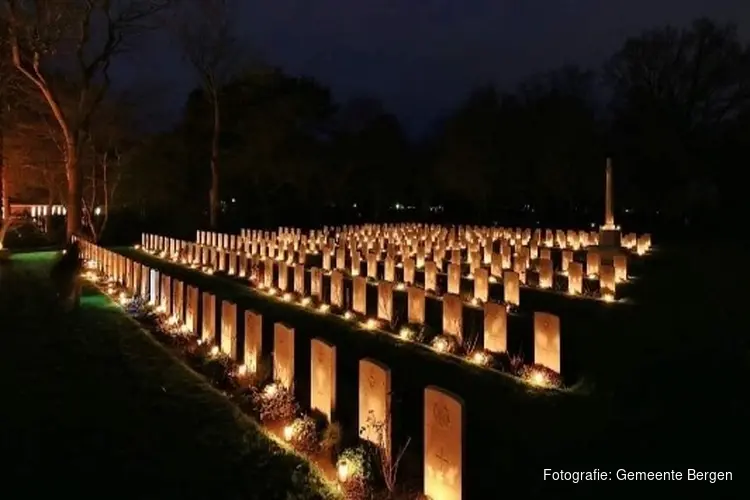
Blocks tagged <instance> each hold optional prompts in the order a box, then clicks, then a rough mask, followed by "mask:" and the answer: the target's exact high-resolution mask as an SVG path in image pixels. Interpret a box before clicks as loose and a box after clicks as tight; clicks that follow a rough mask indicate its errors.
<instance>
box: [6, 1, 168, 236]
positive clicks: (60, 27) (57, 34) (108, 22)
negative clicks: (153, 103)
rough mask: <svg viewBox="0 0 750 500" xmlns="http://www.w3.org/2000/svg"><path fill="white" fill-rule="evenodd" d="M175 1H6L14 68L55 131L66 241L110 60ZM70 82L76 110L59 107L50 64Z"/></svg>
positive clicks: (76, 220)
mask: <svg viewBox="0 0 750 500" xmlns="http://www.w3.org/2000/svg"><path fill="white" fill-rule="evenodd" d="M172 1H173V0H4V3H5V7H6V9H5V14H6V16H7V19H6V21H7V25H8V35H9V36H8V39H9V43H10V51H11V58H12V62H13V65H14V66H15V67H16V69H17V70H18V71H19V72H20V73H21V74H22V75H23V76H24V77H25V78H26V79H27V80H28V81H29V82H31V83H32V84H33V86H34V87H36V89H37V90H38V91H39V93H40V94H41V96H42V97H43V98H44V101H45V102H46V103H47V105H48V106H49V108H50V111H51V113H52V115H53V116H54V118H55V121H56V122H57V125H58V126H59V128H60V132H61V135H62V138H63V140H62V144H63V151H64V163H65V173H66V180H67V217H68V218H67V235H68V237H70V236H72V235H73V234H76V233H79V232H80V229H81V222H82V195H83V175H82V171H81V167H80V158H81V154H82V150H83V147H84V145H85V139H86V134H87V132H88V131H89V129H90V125H91V119H92V116H93V115H94V113H95V111H96V110H97V108H98V107H99V105H100V104H101V102H102V100H103V99H104V96H105V95H106V93H107V91H108V90H109V87H110V75H109V69H110V64H111V62H112V60H113V58H114V57H115V56H116V55H118V54H119V53H121V52H122V51H123V50H125V49H127V48H128V44H127V42H128V41H129V40H131V39H132V37H133V36H134V35H137V34H139V33H142V32H143V31H144V30H147V29H149V28H151V27H152V23H153V20H154V16H155V15H156V14H158V13H159V12H161V11H163V10H164V9H165V8H167V7H168V6H170V5H171V4H172ZM53 60H54V63H55V68H56V69H57V70H58V71H59V70H60V66H61V65H63V67H64V71H63V72H64V73H65V74H66V75H70V77H71V78H70V79H69V80H68V81H67V82H64V84H66V85H68V86H73V87H74V93H75V97H76V99H75V101H76V106H75V107H74V108H72V109H68V108H66V107H64V106H63V104H62V102H61V100H60V93H61V91H60V90H61V89H60V88H59V87H58V79H53V78H52V77H51V75H52V71H53V69H52V61H53Z"/></svg>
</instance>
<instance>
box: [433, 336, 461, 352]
mask: <svg viewBox="0 0 750 500" xmlns="http://www.w3.org/2000/svg"><path fill="white" fill-rule="evenodd" d="M430 345H431V346H432V348H433V349H435V350H436V351H438V352H444V353H451V354H457V353H460V352H461V341H460V340H459V339H458V338H457V337H456V336H455V335H438V336H436V337H435V338H434V339H432V342H430Z"/></svg>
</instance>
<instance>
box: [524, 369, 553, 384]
mask: <svg viewBox="0 0 750 500" xmlns="http://www.w3.org/2000/svg"><path fill="white" fill-rule="evenodd" d="M528 381H529V383H531V385H535V386H537V387H546V386H547V385H549V379H548V378H547V375H546V374H545V373H544V372H542V371H541V370H534V371H533V372H532V373H531V375H529V378H528Z"/></svg>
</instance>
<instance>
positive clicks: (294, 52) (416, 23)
mask: <svg viewBox="0 0 750 500" xmlns="http://www.w3.org/2000/svg"><path fill="white" fill-rule="evenodd" d="M241 3H242V4H244V5H243V6H242V11H241V13H240V15H239V16H237V17H238V19H239V20H240V22H239V25H240V29H241V32H242V36H243V39H245V40H247V44H248V47H251V48H253V50H255V51H256V52H260V53H261V54H263V56H264V57H265V59H267V60H268V61H270V62H271V63H273V64H275V65H279V66H281V67H283V68H284V69H285V70H286V71H288V72H290V73H293V74H305V75H309V76H313V77H315V78H317V79H319V80H320V81H321V82H323V83H324V84H326V85H328V86H330V87H331V88H332V89H333V91H334V95H335V97H336V98H337V99H340V100H341V99H346V98H348V97H351V96H359V95H366V96H376V97H379V98H380V99H381V100H382V101H383V102H384V104H385V105H386V107H387V108H388V109H389V110H392V111H394V112H396V113H397V114H398V115H399V117H400V118H401V119H402V120H403V121H404V123H405V124H406V126H407V127H408V128H409V130H410V131H412V132H414V131H421V130H423V129H424V128H425V126H426V125H428V123H429V122H430V121H431V120H433V119H435V118H436V117H437V116H439V115H441V114H443V113H445V112H446V111H448V110H449V109H450V108H451V107H453V106H455V105H456V104H457V103H458V102H459V101H460V100H461V99H462V98H463V97H464V96H465V95H466V94H467V93H468V92H469V91H470V90H471V89H472V88H473V87H475V86H476V85H477V84H481V83H488V82H494V83H496V84H498V85H499V86H500V87H501V88H507V89H512V88H513V86H515V85H516V84H517V83H518V82H519V81H521V80H522V79H524V78H525V77H528V76H531V75H533V74H535V73H539V72H544V71H547V70H550V69H554V68H556V67H560V66H562V65H564V64H578V65H582V66H584V67H594V68H598V67H599V66H600V65H601V63H602V62H603V61H604V60H605V59H606V58H607V57H608V56H609V55H610V54H612V53H613V52H614V51H615V50H616V49H617V48H618V47H619V46H620V45H621V44H622V42H623V41H624V40H625V38H626V37H627V36H629V35H633V34H637V33H639V32H640V31H642V30H643V29H647V28H651V27H655V26H660V25H664V24H667V23H669V24H672V25H675V26H685V25H687V24H688V23H690V21H691V20H693V19H695V18H696V17H700V16H708V17H711V18H712V19H715V20H717V21H720V22H728V21H731V22H734V23H736V24H737V25H738V26H739V28H740V34H741V36H742V37H743V39H745V40H747V39H750V0H315V1H309V0H307V1H306V0H273V1H259V0H247V1H243V2H241ZM143 44H148V45H149V49H148V50H147V51H143V50H138V51H137V52H136V53H133V54H132V55H131V56H126V57H127V59H121V60H120V61H118V65H117V68H116V73H117V76H118V77H119V78H120V82H121V83H120V85H121V86H124V87H127V86H132V87H135V88H141V89H144V88H147V89H150V90H151V91H152V92H154V91H156V92H158V93H159V95H160V97H159V99H158V101H159V103H160V104H161V107H162V109H160V110H159V112H158V114H159V119H158V120H157V123H159V124H163V125H168V124H169V123H171V122H172V121H173V120H174V119H175V118H176V117H177V116H178V115H179V113H180V109H181V107H182V105H183V103H184V99H185V97H186V95H187V92H189V91H190V90H191V88H192V87H193V86H194V85H195V79H194V77H193V76H192V73H191V71H190V69H189V67H188V66H187V65H186V64H185V63H184V62H182V61H181V58H180V55H179V50H178V48H177V46H176V44H175V43H174V42H172V41H170V39H169V36H167V35H164V34H162V35H154V36H152V37H151V39H149V40H148V41H144V42H143ZM154 47H156V49H154ZM152 109H153V108H152Z"/></svg>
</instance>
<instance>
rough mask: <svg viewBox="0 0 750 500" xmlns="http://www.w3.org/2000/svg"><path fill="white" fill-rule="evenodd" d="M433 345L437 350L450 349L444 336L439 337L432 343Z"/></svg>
mask: <svg viewBox="0 0 750 500" xmlns="http://www.w3.org/2000/svg"><path fill="white" fill-rule="evenodd" d="M432 347H434V348H435V350H436V351H437V352H445V351H447V350H448V341H447V340H445V339H444V338H443V337H438V338H436V339H435V341H434V342H433V343H432Z"/></svg>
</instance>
